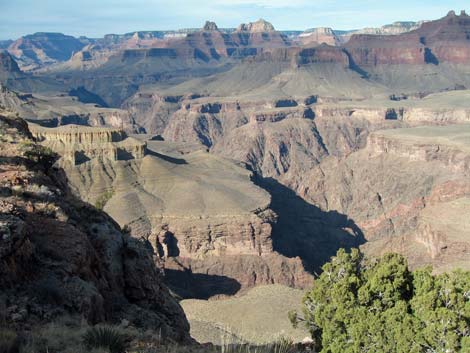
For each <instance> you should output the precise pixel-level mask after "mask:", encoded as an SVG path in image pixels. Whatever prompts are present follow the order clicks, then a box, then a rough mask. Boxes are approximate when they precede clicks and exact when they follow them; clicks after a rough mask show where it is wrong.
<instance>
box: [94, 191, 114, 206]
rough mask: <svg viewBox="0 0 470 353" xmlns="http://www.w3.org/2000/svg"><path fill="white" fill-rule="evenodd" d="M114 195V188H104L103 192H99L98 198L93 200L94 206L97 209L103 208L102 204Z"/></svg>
mask: <svg viewBox="0 0 470 353" xmlns="http://www.w3.org/2000/svg"><path fill="white" fill-rule="evenodd" d="M113 195H114V190H113V189H108V190H106V191H105V192H104V193H103V194H101V195H100V196H99V197H98V199H97V200H96V202H95V207H96V208H97V209H99V210H103V209H104V206H106V204H107V203H108V201H109V200H111V198H112V197H113Z"/></svg>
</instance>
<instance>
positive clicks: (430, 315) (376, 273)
mask: <svg viewBox="0 0 470 353" xmlns="http://www.w3.org/2000/svg"><path fill="white" fill-rule="evenodd" d="M290 317H291V319H293V320H295V321H303V322H304V323H305V324H306V326H307V328H308V329H309V330H310V332H311V334H312V338H313V339H314V341H315V343H316V345H317V347H316V348H317V349H318V350H320V352H328V353H360V352H387V353H388V352H407V353H425V352H449V353H456V352H459V353H462V352H468V350H469V349H468V348H467V347H468V344H469V339H468V337H469V336H470V272H463V271H454V272H452V273H444V274H441V275H434V274H433V273H432V269H431V268H425V269H421V270H417V271H414V272H412V271H410V270H409V269H408V265H407V262H406V259H405V258H404V257H403V256H401V255H398V254H386V255H384V256H383V257H382V258H380V259H364V258H363V256H362V255H361V254H360V253H359V251H358V250H353V251H352V252H351V253H346V252H345V251H344V250H340V251H338V253H337V255H336V256H335V257H334V258H333V259H332V260H331V262H330V263H328V264H326V265H325V266H323V272H322V274H321V275H320V277H319V278H317V279H316V280H315V283H314V287H313V289H312V290H311V291H310V292H309V293H307V295H306V297H305V299H304V312H303V317H300V316H297V315H294V314H291V315H290Z"/></svg>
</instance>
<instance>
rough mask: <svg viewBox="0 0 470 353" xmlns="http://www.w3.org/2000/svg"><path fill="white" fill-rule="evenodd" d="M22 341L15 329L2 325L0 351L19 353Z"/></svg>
mask: <svg viewBox="0 0 470 353" xmlns="http://www.w3.org/2000/svg"><path fill="white" fill-rule="evenodd" d="M19 348H20V342H19V339H18V335H17V334H16V332H15V331H12V330H9V329H7V328H4V327H0V353H18V352H19Z"/></svg>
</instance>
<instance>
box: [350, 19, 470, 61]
mask: <svg viewBox="0 0 470 353" xmlns="http://www.w3.org/2000/svg"><path fill="white" fill-rule="evenodd" d="M345 49H346V50H347V51H348V53H349V54H350V55H351V59H352V60H353V61H354V63H355V64H357V65H360V66H371V65H372V66H377V65H382V64H386V65H387V64H388V65H389V64H435V65H437V64H439V63H440V62H449V63H453V64H466V63H468V62H469V61H470V16H468V15H467V14H466V13H465V11H462V12H461V14H460V15H456V13H455V12H454V11H451V12H449V13H448V14H447V16H445V17H443V18H441V19H439V20H436V21H429V22H425V23H423V24H422V25H421V26H420V27H419V28H418V29H416V30H414V31H411V32H406V33H403V34H400V35H392V36H390V35H389V36H387V35H371V34H354V35H353V36H352V37H351V39H350V40H349V41H348V43H347V44H346V45H345Z"/></svg>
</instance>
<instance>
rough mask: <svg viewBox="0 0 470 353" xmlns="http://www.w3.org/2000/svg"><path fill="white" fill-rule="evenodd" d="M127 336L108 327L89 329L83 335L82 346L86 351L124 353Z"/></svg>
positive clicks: (126, 345)
mask: <svg viewBox="0 0 470 353" xmlns="http://www.w3.org/2000/svg"><path fill="white" fill-rule="evenodd" d="M128 340H129V339H128V337H127V335H125V334H123V333H122V332H120V331H119V330H118V329H116V328H113V327H109V326H95V327H91V328H89V329H88V330H87V331H86V332H85V334H84V335H83V344H84V345H85V347H87V348H88V349H100V348H104V349H108V350H109V352H110V353H124V352H125V351H126V349H127V347H128Z"/></svg>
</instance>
